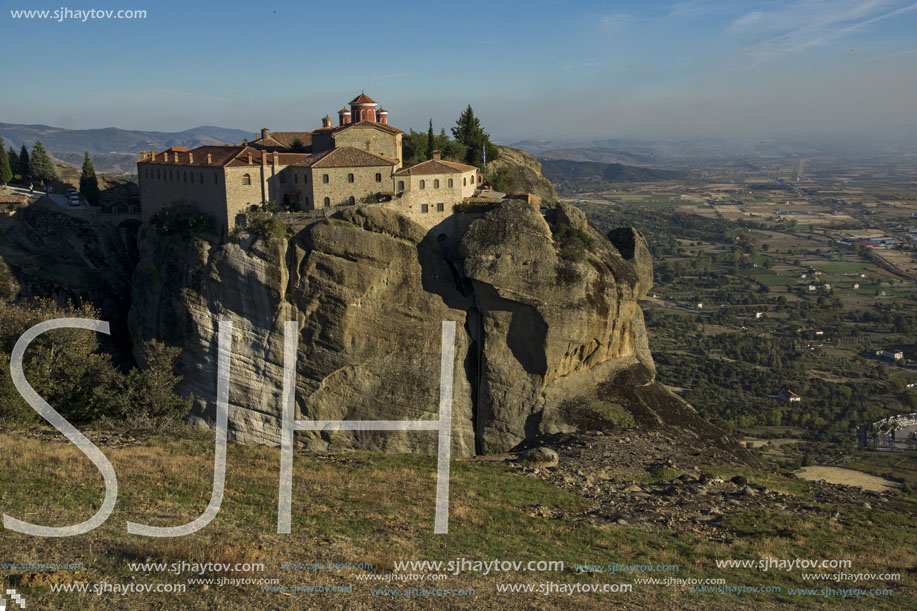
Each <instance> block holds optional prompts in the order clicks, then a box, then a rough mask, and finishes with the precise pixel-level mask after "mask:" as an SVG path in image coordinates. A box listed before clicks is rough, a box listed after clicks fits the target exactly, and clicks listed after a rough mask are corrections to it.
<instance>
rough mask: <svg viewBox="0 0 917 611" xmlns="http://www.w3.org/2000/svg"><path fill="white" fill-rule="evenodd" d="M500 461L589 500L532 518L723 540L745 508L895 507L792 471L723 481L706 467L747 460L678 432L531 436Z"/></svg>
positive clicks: (816, 511)
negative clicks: (763, 480) (575, 508)
mask: <svg viewBox="0 0 917 611" xmlns="http://www.w3.org/2000/svg"><path fill="white" fill-rule="evenodd" d="M503 460H506V461H507V463H508V464H510V465H512V467H513V468H514V469H516V470H517V471H518V472H519V473H520V474H523V475H525V476H526V477H537V478H540V479H542V480H545V481H549V482H551V483H553V484H554V485H556V486H559V487H561V488H564V489H566V490H569V491H572V492H575V493H577V494H579V495H581V496H583V497H586V498H587V499H589V500H591V501H592V506H591V507H590V508H589V509H588V510H587V511H584V512H582V513H577V514H565V513H556V512H553V511H551V510H548V509H546V508H545V507H541V506H534V507H532V508H531V509H530V515H532V516H539V517H546V518H551V519H558V520H572V521H576V520H585V521H588V522H589V523H591V524H595V525H604V524H612V523H615V524H618V525H621V526H626V525H633V526H638V527H644V528H647V529H654V530H668V531H674V532H691V533H696V534H699V535H703V536H705V537H707V538H710V539H713V540H720V541H725V540H728V539H730V538H732V537H733V536H734V535H735V534H736V533H735V532H734V530H733V529H731V528H730V526H729V524H728V521H724V516H727V515H728V514H730V513H735V512H738V511H742V510H750V509H764V510H767V511H769V512H778V513H782V514H793V515H805V514H809V515H812V516H815V515H818V516H822V517H825V515H826V514H827V516H828V517H829V518H830V519H832V520H835V521H838V522H840V523H843V522H844V521H845V517H844V515H843V511H838V510H836V509H835V506H837V505H850V506H858V507H862V508H866V509H869V508H871V507H879V506H884V507H885V508H886V509H890V508H892V506H891V505H892V504H893V502H892V501H890V499H889V496H888V495H887V494H884V493H877V492H872V491H865V490H862V489H860V488H856V487H851V486H842V485H835V484H828V483H826V482H823V481H817V482H806V481H804V480H801V479H798V478H796V477H795V476H794V475H793V474H791V473H784V474H777V473H775V474H773V475H768V476H767V477H768V483H770V484H771V485H772V486H775V487H776V488H779V489H775V488H772V487H769V486H767V485H763V484H760V483H757V482H756V481H755V480H756V479H757V478H755V477H751V476H749V477H750V479H751V480H752V481H749V478H746V477H745V476H743V475H735V476H732V477H729V476H725V477H728V479H723V477H719V476H717V475H716V474H714V473H713V472H711V471H710V470H709V469H708V468H707V465H717V466H719V469H717V471H722V470H723V467H724V466H725V468H726V469H727V470H728V469H729V467H730V466H733V467H735V470H736V471H742V470H743V468H742V465H740V464H738V463H737V462H736V461H735V459H734V458H733V457H732V456H731V455H729V454H727V453H725V452H724V451H723V450H721V449H718V448H716V447H715V446H711V445H708V444H696V445H693V444H692V443H691V438H689V437H686V436H683V435H681V434H680V433H679V432H678V431H677V430H651V431H635V430H631V431H622V432H602V431H593V432H589V433H576V434H564V435H556V436H552V437H550V438H543V439H540V440H537V441H534V442H532V443H530V444H529V448H528V449H526V450H523V451H522V452H520V453H519V454H518V455H515V456H504V457H503ZM787 489H799V492H793V493H790V492H786V491H785V490H787ZM826 505H830V506H831V507H826ZM778 534H780V533H778ZM784 534H790V533H784Z"/></svg>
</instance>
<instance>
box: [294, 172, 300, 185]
mask: <svg viewBox="0 0 917 611" xmlns="http://www.w3.org/2000/svg"><path fill="white" fill-rule="evenodd" d="M293 182H294V183H298V182H299V174H293Z"/></svg>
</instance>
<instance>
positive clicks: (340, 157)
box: [297, 146, 398, 168]
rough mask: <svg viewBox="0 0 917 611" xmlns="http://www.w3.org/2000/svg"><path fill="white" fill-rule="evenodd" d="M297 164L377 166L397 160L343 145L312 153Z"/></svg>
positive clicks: (350, 166)
mask: <svg viewBox="0 0 917 611" xmlns="http://www.w3.org/2000/svg"><path fill="white" fill-rule="evenodd" d="M297 165H300V166H305V167H313V168H352V167H378V166H393V165H398V160H397V159H389V158H388V157H383V156H382V155H376V154H375V153H368V152H366V151H361V150H360V149H358V148H354V147H352V146H343V147H341V148H336V149H332V150H330V151H325V152H323V153H319V154H318V155H312V156H311V157H309V158H308V159H305V160H303V161H300V162H299V163H298V164H297Z"/></svg>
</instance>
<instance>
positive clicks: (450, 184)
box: [449, 178, 455, 189]
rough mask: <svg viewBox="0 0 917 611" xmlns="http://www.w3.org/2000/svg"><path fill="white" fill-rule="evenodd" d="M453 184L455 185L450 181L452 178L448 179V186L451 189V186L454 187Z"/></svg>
mask: <svg viewBox="0 0 917 611" xmlns="http://www.w3.org/2000/svg"><path fill="white" fill-rule="evenodd" d="M454 186H455V184H454V183H453V182H452V179H451V178H450V179H449V188H450V189H451V188H452V187H454Z"/></svg>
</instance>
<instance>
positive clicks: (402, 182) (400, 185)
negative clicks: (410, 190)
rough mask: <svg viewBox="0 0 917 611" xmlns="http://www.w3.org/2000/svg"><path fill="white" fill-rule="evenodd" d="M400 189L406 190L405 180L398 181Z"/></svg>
mask: <svg viewBox="0 0 917 611" xmlns="http://www.w3.org/2000/svg"><path fill="white" fill-rule="evenodd" d="M398 190H399V191H404V181H403V180H399V181H398Z"/></svg>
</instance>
